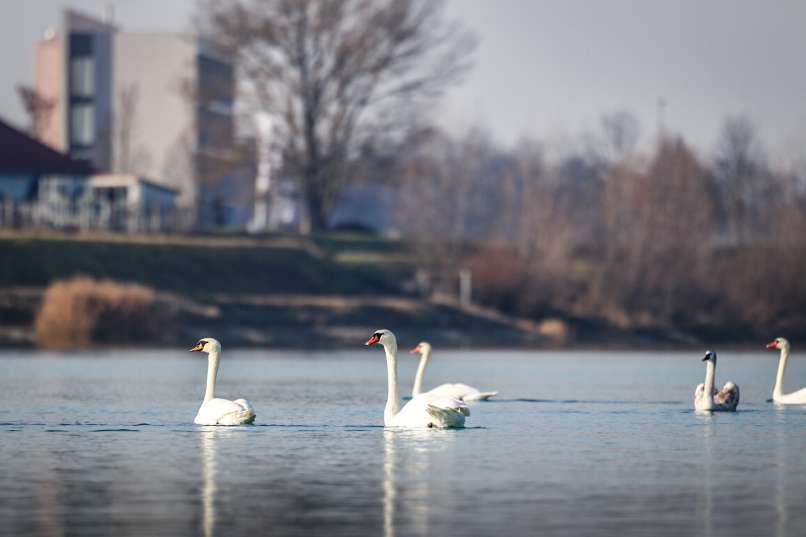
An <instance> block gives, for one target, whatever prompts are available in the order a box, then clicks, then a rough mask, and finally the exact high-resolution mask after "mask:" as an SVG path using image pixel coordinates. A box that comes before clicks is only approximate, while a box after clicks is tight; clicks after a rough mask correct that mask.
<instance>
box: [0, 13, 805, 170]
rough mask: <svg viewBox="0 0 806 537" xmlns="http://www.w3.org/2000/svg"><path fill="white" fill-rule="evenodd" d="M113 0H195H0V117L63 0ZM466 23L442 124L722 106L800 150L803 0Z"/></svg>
mask: <svg viewBox="0 0 806 537" xmlns="http://www.w3.org/2000/svg"><path fill="white" fill-rule="evenodd" d="M110 4H111V5H113V6H114V13H115V19H116V21H117V22H118V23H119V25H120V26H122V27H123V28H124V29H126V30H167V31H170V30H187V29H189V28H190V22H189V19H190V17H191V15H192V13H193V12H194V9H195V1H194V0H116V1H111V2H110V1H109V0H27V1H14V0H0V65H2V66H3V69H2V71H0V116H2V117H4V118H9V119H11V120H12V121H13V122H14V123H17V124H22V123H24V121H25V116H24V113H23V112H22V109H21V107H20V105H19V103H18V98H17V96H16V94H15V91H14V86H15V84H16V83H18V82H20V81H23V82H28V83H30V82H31V80H32V66H31V62H32V55H33V52H32V45H33V43H34V41H35V40H36V39H38V38H39V37H40V36H41V35H42V33H43V32H44V30H45V29H46V28H47V27H48V26H52V25H55V24H57V22H58V16H59V10H60V8H61V7H62V6H63V5H70V6H73V7H75V8H77V9H80V10H83V11H87V12H89V13H96V14H101V13H103V11H104V8H105V6H107V5H110ZM448 14H449V16H450V17H452V18H455V19H459V20H460V21H462V22H463V23H464V24H466V25H467V26H468V27H470V28H471V29H473V30H475V31H476V33H477V34H478V36H479V38H480V40H481V43H480V46H479V48H478V50H477V54H476V62H475V63H476V65H475V69H474V70H473V72H472V73H471V75H470V76H469V77H468V79H467V80H466V82H465V83H464V84H463V85H462V86H461V87H458V88H456V89H454V90H452V91H451V92H450V93H449V94H448V95H447V96H446V98H445V99H444V101H443V103H442V106H441V112H440V115H441V117H442V118H443V119H444V120H443V123H444V124H446V125H448V126H449V127H451V128H452V129H460V128H462V127H466V126H471V125H486V126H487V127H489V128H490V129H491V130H492V132H493V134H494V135H495V137H496V138H497V139H498V140H500V141H502V142H505V143H509V142H513V141H515V140H517V138H518V137H520V136H521V135H523V134H529V135H533V136H536V137H541V138H543V137H550V138H552V139H554V140H561V141H562V140H570V139H573V138H575V137H576V136H577V135H579V134H581V133H583V132H585V131H588V130H591V129H595V128H596V127H597V125H598V121H599V118H600V117H601V115H602V114H603V113H606V112H612V111H614V110H618V109H627V110H630V111H632V112H633V113H634V114H635V115H636V116H637V117H638V118H639V120H640V121H641V125H642V131H643V134H644V136H645V137H647V136H649V135H651V134H652V133H654V132H655V129H656V127H657V117H658V114H657V102H658V98H659V97H660V96H663V97H664V98H665V99H666V101H667V103H668V105H667V107H666V112H665V122H666V125H667V127H668V128H669V129H670V130H673V131H677V132H680V133H682V134H683V135H685V136H686V137H687V138H688V139H690V140H691V141H692V142H693V143H695V144H697V145H698V146H700V147H701V148H703V149H705V150H707V149H710V148H711V147H712V146H713V144H714V141H715V139H716V136H717V133H718V130H719V126H720V124H721V122H722V120H723V119H724V118H725V116H727V115H735V114H744V115H747V116H748V117H750V118H751V119H752V120H753V121H754V122H756V124H757V125H758V126H759V128H760V130H761V134H762V136H763V138H764V139H765V141H766V142H767V145H768V146H770V148H772V149H774V150H775V152H776V153H778V154H789V156H795V154H796V153H797V154H798V156H800V157H803V156H804V154H806V60H804V53H805V52H806V1H800V0H775V1H764V0H752V1H751V0H707V1H706V0H667V1H652V0H584V1H583V0H556V1H538V0H503V1H502V0H497V1H492V0H451V1H450V3H449V5H448Z"/></svg>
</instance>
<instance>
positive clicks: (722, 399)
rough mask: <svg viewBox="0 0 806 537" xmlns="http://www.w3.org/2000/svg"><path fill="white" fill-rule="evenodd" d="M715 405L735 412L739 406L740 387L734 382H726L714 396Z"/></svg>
mask: <svg viewBox="0 0 806 537" xmlns="http://www.w3.org/2000/svg"><path fill="white" fill-rule="evenodd" d="M714 403H716V404H717V405H719V406H720V407H721V408H722V409H723V410H735V409H736V407H737V406H738V405H739V386H737V385H736V384H734V383H733V382H730V381H728V382H726V383H725V386H724V387H723V388H722V389H721V390H720V391H719V392H718V393H716V394H715V395H714Z"/></svg>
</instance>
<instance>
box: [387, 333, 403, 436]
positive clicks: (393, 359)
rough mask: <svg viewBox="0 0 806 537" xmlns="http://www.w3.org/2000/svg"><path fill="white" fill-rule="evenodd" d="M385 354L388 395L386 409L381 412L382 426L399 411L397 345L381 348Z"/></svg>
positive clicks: (388, 422) (391, 344)
mask: <svg viewBox="0 0 806 537" xmlns="http://www.w3.org/2000/svg"><path fill="white" fill-rule="evenodd" d="M383 350H384V351H385V352H386V379H387V383H388V393H387V397H386V408H385V409H384V411H383V422H384V425H389V424H390V423H391V422H392V418H394V417H395V415H396V414H397V413H398V412H399V411H400V400H399V398H398V396H397V344H396V343H394V342H393V343H388V344H386V345H384V346H383Z"/></svg>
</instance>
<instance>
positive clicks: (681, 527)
mask: <svg viewBox="0 0 806 537" xmlns="http://www.w3.org/2000/svg"><path fill="white" fill-rule="evenodd" d="M401 359H402V360H403V363H402V364H401V369H400V373H401V378H402V379H403V380H405V383H404V389H409V387H410V383H411V379H412V378H413V375H414V367H415V360H414V359H413V358H409V357H408V356H405V357H401ZM699 359H700V354H699V353H656V354H653V353H572V352H558V353H555V352H540V353H536V352H447V351H445V352H439V351H438V350H437V351H435V353H434V356H433V358H432V361H431V362H432V363H431V364H430V365H429V371H428V374H427V377H426V382H425V384H426V385H427V386H434V385H436V384H438V383H441V382H445V381H463V382H466V383H469V384H471V385H475V386H477V387H479V388H482V389H497V390H499V391H500V395H499V400H498V401H495V402H490V403H480V404H477V405H475V406H474V407H473V408H472V416H471V417H470V418H469V419H468V425H469V428H468V429H465V430H460V431H435V430H426V431H420V432H412V431H395V430H388V429H387V430H385V429H384V428H383V427H382V426H381V425H382V419H383V406H384V402H385V397H386V386H385V381H386V375H385V361H384V359H383V353H382V352H380V351H379V350H378V349H363V348H357V349H356V350H355V351H354V352H348V353H332V352H327V353H325V352H323V353H314V354H304V353H293V352H254V351H249V352H238V351H226V349H225V353H224V355H223V358H222V366H221V370H220V373H219V386H218V395H220V396H222V397H228V398H236V397H246V398H247V399H249V400H250V401H251V402H252V403H253V404H254V405H255V407H256V409H257V413H258V417H257V421H256V425H255V426H244V427H237V428H220V427H219V428H216V427H199V426H195V425H193V424H192V420H193V417H194V415H195V413H196V410H197V408H198V405H199V403H200V400H201V396H202V394H203V391H204V386H203V383H204V380H205V373H206V366H205V361H204V360H203V359H200V358H199V357H198V355H190V354H189V353H185V352H179V351H177V352H162V351H160V352H120V351H109V352H98V353H92V354H73V355H58V354H48V353H27V352H26V353H21V352H13V353H9V352H6V353H3V354H0V368H2V371H1V372H0V457H1V458H0V461H2V462H1V463H0V464H2V467H0V533H2V534H3V535H27V534H34V535H98V536H107V535H149V536H161V535H204V536H213V535H218V536H227V537H229V536H240V535H306V536H309V535H344V536H348V535H349V536H353V535H383V536H385V537H389V536H407V535H439V536H448V535H462V536H475V535H479V536H482V535H483V536H490V535H549V536H551V535H585V536H596V535H619V536H628V535H636V536H646V535H669V536H675V537H677V536H680V535H731V536H737V535H747V536H754V537H755V536H760V535H774V536H784V535H806V509H805V508H804V502H806V456H805V455H804V452H805V451H806V408H804V407H787V408H778V407H776V406H774V405H773V404H771V403H768V402H766V400H767V399H768V398H769V397H770V394H771V390H772V382H773V380H774V375H775V368H776V364H777V353H775V354H773V353H763V352H759V353H756V354H741V353H731V352H723V353H720V356H719V367H718V370H717V381H718V382H719V383H720V384H721V383H722V382H724V381H726V380H734V381H736V382H737V383H738V384H739V385H740V386H741V390H742V401H741V404H740V405H739V408H740V411H739V412H737V413H735V414H716V415H712V416H702V415H697V414H695V413H694V412H692V410H691V409H692V402H691V399H692V394H693V391H694V387H695V385H696V384H697V383H699V382H702V379H703V377H704V373H705V367H704V366H703V364H702V363H701V362H700V361H699ZM791 362H792V363H791V364H790V367H789V370H788V371H787V385H788V387H789V388H796V387H797V388H799V387H801V386H804V385H806V359H801V358H799V357H798V356H797V355H795V356H794V357H793V359H792V360H791Z"/></svg>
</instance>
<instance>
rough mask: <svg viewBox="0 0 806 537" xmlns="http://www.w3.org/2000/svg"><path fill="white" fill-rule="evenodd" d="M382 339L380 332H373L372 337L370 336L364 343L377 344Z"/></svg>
mask: <svg viewBox="0 0 806 537" xmlns="http://www.w3.org/2000/svg"><path fill="white" fill-rule="evenodd" d="M380 340H381V336H379V335H378V334H372V337H370V338H369V339H368V340H367V342H366V343H364V345H375V344H376V343H377V342H379V341H380Z"/></svg>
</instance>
